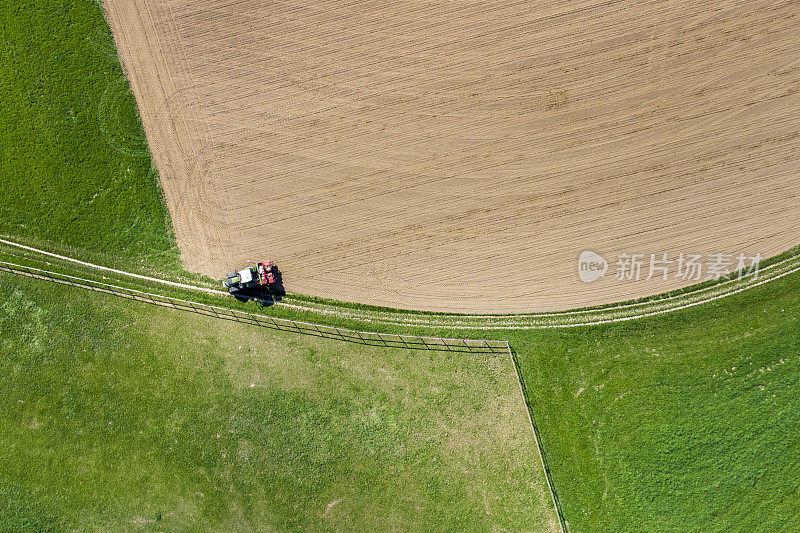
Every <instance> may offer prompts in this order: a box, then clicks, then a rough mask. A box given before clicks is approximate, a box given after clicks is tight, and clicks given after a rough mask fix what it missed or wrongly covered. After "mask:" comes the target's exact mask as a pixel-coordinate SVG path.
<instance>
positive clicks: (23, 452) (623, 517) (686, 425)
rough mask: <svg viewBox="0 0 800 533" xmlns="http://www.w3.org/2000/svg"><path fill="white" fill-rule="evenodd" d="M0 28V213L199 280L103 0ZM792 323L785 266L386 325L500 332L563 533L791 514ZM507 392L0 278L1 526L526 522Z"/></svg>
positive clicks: (58, 0)
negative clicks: (687, 295)
mask: <svg viewBox="0 0 800 533" xmlns="http://www.w3.org/2000/svg"><path fill="white" fill-rule="evenodd" d="M0 28H2V29H0V32H1V33H0V35H2V47H0V102H2V105H1V106H0V122H2V124H3V127H2V128H0V150H2V152H1V153H2V158H0V234H7V235H11V236H14V237H15V238H19V239H21V240H24V241H26V242H28V243H31V244H34V245H39V244H41V245H43V246H46V247H48V248H52V249H55V250H58V251H62V252H66V253H69V254H71V255H78V256H80V257H81V258H82V259H87V260H90V261H95V262H102V263H105V264H109V265H112V266H117V267H121V266H122V267H127V268H128V269H130V270H138V271H142V270H146V271H149V272H154V273H158V272H161V273H164V274H169V275H171V276H173V277H175V276H177V277H181V278H192V276H190V275H188V274H187V273H185V272H183V271H182V270H181V269H180V259H179V253H178V250H177V248H176V246H175V242H174V239H173V237H172V233H171V230H170V223H169V219H168V212H167V210H166V207H165V205H164V202H163V200H162V196H161V192H160V187H159V182H158V176H157V174H156V172H155V170H154V169H153V166H152V163H151V160H150V155H149V150H148V148H147V143H146V140H145V137H144V134H143V132H142V128H141V124H140V121H139V118H138V111H137V109H136V104H135V101H134V99H133V97H132V96H131V94H130V90H129V88H128V84H127V81H126V79H125V76H124V74H123V72H122V69H121V68H120V65H119V62H118V59H117V57H116V52H115V49H114V44H113V40H112V38H111V34H110V31H109V29H108V26H107V24H106V23H105V20H104V19H103V15H102V12H101V10H100V8H99V6H98V4H97V3H96V2H93V1H91V0H23V1H21V2H13V3H5V4H4V5H3V6H2V7H0ZM4 250H5V249H3V248H2V247H0V254H7V253H8V251H7V250H5V251H4ZM3 257H5V255H3ZM25 260H29V258H25ZM56 263H57V262H56ZM40 266H41V265H40ZM60 266H61V267H63V265H60ZM195 278H196V277H195ZM136 286H137V287H139V288H142V289H147V290H150V288H151V285H148V284H145V283H139V284H138V285H136ZM184 296H185V295H184ZM192 297H193V298H195V297H196V298H197V299H198V300H203V299H204V298H205V299H206V300H210V299H212V298H213V297H202V296H198V295H192ZM215 303H218V302H216V301H215ZM232 305H238V304H235V303H233V302H232ZM249 309H251V310H256V309H255V308H254V306H250V308H249ZM264 312H266V311H264ZM269 312H271V313H274V314H276V315H280V316H285V317H286V318H299V319H304V320H312V321H326V322H329V323H332V324H334V325H339V326H344V327H355V328H369V329H374V328H376V327H380V326H375V325H374V324H369V323H353V322H352V321H348V320H347V319H343V318H337V317H323V316H321V315H320V316H314V315H313V314H312V315H309V314H307V313H305V314H304V313H299V312H297V311H294V310H291V309H287V308H284V309H277V308H273V309H272V310H269ZM798 316H800V275H798V274H793V275H791V276H787V277H785V278H782V279H781V280H778V281H775V282H773V283H770V284H768V285H765V286H762V287H759V288H755V289H752V290H748V291H746V292H744V293H741V294H739V295H736V296H732V297H729V298H725V299H723V300H720V301H717V302H715V303H712V304H705V305H703V306H700V307H695V308H692V309H689V310H685V311H681V312H676V313H673V314H669V315H664V316H661V317H656V318H649V319H645V320H638V321H632V322H626V323H620V324H615V325H608V326H599V327H592V328H574V329H565V330H537V331H511V332H500V331H494V332H480V331H468V332H467V331H458V330H447V329H445V328H440V329H437V330H422V329H416V330H409V331H407V332H409V333H421V334H435V335H447V336H461V335H471V336H478V337H484V336H486V337H494V338H503V339H509V340H510V341H511V343H512V345H513V346H514V348H515V349H516V352H517V354H518V357H519V361H520V364H521V370H522V375H523V378H524V380H525V382H526V384H527V390H528V401H529V404H530V405H531V408H532V412H533V414H534V415H535V419H536V422H537V426H538V427H539V430H540V432H541V436H542V442H543V445H544V447H545V449H546V452H547V457H548V460H549V464H550V466H551V471H552V474H553V479H554V483H555V487H556V490H557V492H558V496H559V500H560V502H561V506H562V509H563V512H564V515H565V518H566V520H567V521H568V522H569V525H570V528H569V529H570V531H573V532H583V531H601V532H606V531H687V530H688V531H695V530H702V531H726V532H727V531H746V532H752V531H793V530H796V529H797V528H796V525H797V524H798V523H800V503H798V502H800V466H798V464H800V461H799V460H800V433H799V432H798V424H799V423H800V399H799V398H798V394H797V390H798V385H800V333H799V332H798ZM386 329H390V330H392V331H393V332H396V333H402V332H403V330H402V329H401V328H400V327H388V326H387V328H386ZM520 402H521V401H520V398H519V391H518V389H517V384H516V383H515V378H514V374H513V370H512V368H511V366H510V363H509V361H508V360H507V359H506V358H503V357H495V356H481V357H479V356H475V355H464V354H461V355H449V356H448V355H447V354H441V353H433V352H431V353H420V352H410V351H403V350H390V349H378V348H369V347H364V346H358V345H352V344H344V343H339V342H334V341H324V340H320V339H314V338H309V337H302V336H297V335H294V334H287V333H277V332H272V331H267V330H264V329H260V328H251V327H247V326H242V325H239V324H231V323H229V322H223V321H215V320H211V319H207V318H203V317H199V316H195V315H189V314H185V313H179V312H175V311H170V310H166V309H160V308H154V307H149V306H146V305H142V304H137V303H132V302H129V301H125V300H118V299H115V298H113V297H111V296H107V295H100V294H94V293H90V292H83V291H79V290H75V289H69V288H66V287H62V286H58V285H53V284H48V283H45V282H39V281H34V280H30V279H25V278H20V277H15V276H10V275H6V274H0V531H46V530H77V531H138V530H144V531H206V530H226V531H228V530H279V531H292V530H294V531H301V530H302V531H305V530H320V531H324V530H339V531H341V530H363V531H375V530H411V529H424V530H437V531H438V530H458V531H462V530H470V531H471V530H487V531H488V530H496V531H503V530H513V531H520V530H530V531H544V530H546V529H548V528H551V529H552V528H553V527H555V523H554V522H553V516H552V510H551V503H550V497H549V494H548V493H547V489H546V486H545V483H544V479H543V477H542V472H541V470H540V468H539V460H538V457H537V455H536V452H535V450H534V448H533V439H532V435H531V434H530V430H529V428H528V424H527V420H526V418H525V415H524V412H523V411H522V407H521V403H520Z"/></svg>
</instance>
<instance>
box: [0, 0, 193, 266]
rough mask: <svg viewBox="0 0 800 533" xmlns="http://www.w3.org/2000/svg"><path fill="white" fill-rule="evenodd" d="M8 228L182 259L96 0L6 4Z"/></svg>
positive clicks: (0, 198)
mask: <svg viewBox="0 0 800 533" xmlns="http://www.w3.org/2000/svg"><path fill="white" fill-rule="evenodd" d="M0 28H2V30H0V32H2V33H0V35H2V38H1V39H0V40H1V41H2V42H1V43H0V44H1V45H2V46H0V102H2V105H0V123H2V124H3V127H2V128H0V154H2V157H0V234H7V235H14V236H17V237H22V238H26V239H36V240H37V241H41V242H47V243H53V244H56V245H61V246H66V247H70V248H73V249H79V250H88V251H92V252H97V253H102V254H106V255H108V256H113V257H124V258H126V259H129V260H136V261H137V262H142V263H145V264H147V265H149V266H156V267H159V268H162V269H175V268H177V267H178V265H179V264H180V262H179V254H178V250H177V248H176V246H175V243H174V239H173V236H172V233H171V230H170V223H169V214H168V212H167V209H166V207H165V205H164V202H163V199H162V195H161V191H160V185H159V183H158V176H157V174H156V171H155V170H154V168H153V167H152V165H151V161H150V153H149V149H148V147H147V141H146V139H145V136H144V132H143V130H142V127H141V123H140V121H139V114H138V110H137V107H136V102H135V100H134V98H133V96H132V94H131V92H130V89H129V86H128V82H127V80H126V78H125V76H124V74H123V71H122V69H121V67H120V65H119V61H118V59H117V55H116V51H115V47H114V42H113V39H112V37H111V32H110V30H109V28H108V25H107V24H106V22H105V19H104V18H103V13H102V11H101V9H100V7H99V5H98V3H96V2H93V1H91V0H21V1H15V2H3V4H2V7H0Z"/></svg>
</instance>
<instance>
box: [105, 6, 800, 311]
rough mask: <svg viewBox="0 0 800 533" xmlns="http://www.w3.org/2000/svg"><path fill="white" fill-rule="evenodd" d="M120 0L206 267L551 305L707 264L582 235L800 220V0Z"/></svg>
mask: <svg viewBox="0 0 800 533" xmlns="http://www.w3.org/2000/svg"><path fill="white" fill-rule="evenodd" d="M104 4H105V6H106V9H107V11H108V14H109V20H110V23H111V25H112V28H113V30H114V33H115V37H116V39H117V44H118V48H119V50H120V54H121V56H122V59H123V62H124V64H125V66H126V69H127V71H128V74H129V76H130V78H131V80H132V85H133V88H134V92H135V94H136V97H137V100H138V101H139V104H140V108H141V111H142V118H143V121H144V124H145V129H146V131H147V134H148V139H149V141H150V145H151V148H152V150H153V154H154V157H155V160H156V164H157V165H158V168H159V170H160V173H161V177H162V182H163V184H164V189H165V193H166V196H167V202H168V205H169V207H170V211H171V213H172V216H173V224H174V225H175V230H176V234H177V237H178V243H179V245H180V247H181V250H182V252H183V257H184V261H185V263H186V266H187V267H188V268H190V269H193V270H198V271H201V272H204V273H206V274H210V275H213V276H216V277H219V276H221V275H223V274H224V272H226V271H227V270H230V269H231V268H232V267H235V266H239V265H240V264H241V263H242V262H243V261H244V260H246V259H253V258H260V257H269V258H273V259H275V260H276V261H278V262H279V265H280V266H281V268H282V270H283V271H284V273H285V276H286V277H285V280H286V286H287V288H288V289H289V290H294V291H298V292H303V293H307V294H313V295H319V296H326V297H331V298H337V299H342V300H349V301H359V302H364V303H374V304H379V305H389V306H395V307H407V308H416V309H429V310H443V311H448V310H449V311H463V312H530V311H543V310H554V309H565V308H570V307H577V306H585V305H592V304H600V303H608V302H612V301H619V300H623V299H629V298H633V297H638V296H643V295H647V294H653V293H657V292H662V291H663V290H668V289H672V288H675V287H678V286H682V285H685V284H686V283H687V282H684V281H680V280H675V279H672V278H671V279H670V280H669V281H667V282H663V281H660V280H659V281H656V280H651V281H639V282H633V281H628V282H621V281H616V280H614V279H610V278H606V279H603V280H600V281H597V282H594V283H592V284H584V283H582V282H581V281H580V280H579V278H578V275H577V264H576V263H577V261H576V260H577V257H578V254H579V253H580V252H581V251H582V250H584V249H591V250H595V251H596V252H599V253H601V254H603V255H604V256H606V257H607V258H608V259H610V260H612V262H613V258H614V257H616V255H618V254H619V253H643V254H648V257H649V254H650V253H657V254H659V255H660V254H661V253H668V254H669V255H670V257H671V258H674V257H676V256H677V255H678V254H679V253H701V254H710V253H717V252H722V253H738V252H740V251H742V252H746V253H748V254H754V253H756V252H758V253H761V254H762V255H772V254H774V253H777V252H779V251H782V250H784V249H786V248H789V247H791V246H794V245H796V244H798V243H800V179H798V167H800V156H799V155H798V154H800V113H798V110H800V92H799V91H798V89H800V60H798V59H797V58H798V57H800V24H799V23H800V8H799V7H798V4H797V2H794V1H793V2H780V3H777V2H776V3H769V4H767V3H742V4H738V3H734V2H718V1H714V2H695V3H692V4H691V5H690V4H687V3H685V2H678V1H667V2H659V3H656V2H644V3H639V4H637V5H636V7H628V6H630V4H629V3H621V2H619V3H617V2H604V3H599V2H563V3H558V2H549V3H547V4H546V5H544V6H536V7H535V8H534V7H533V6H532V5H531V4H525V3H518V2H510V1H497V2H492V3H483V2H475V3H466V2H459V3H455V2H413V1H410V2H394V3H391V2H351V3H346V4H343V3H340V2H314V3H305V2H285V3H283V4H282V5H281V4H278V3H274V2H264V1H250V2H247V3H241V2H227V1H220V0H213V1H212V0H200V1H194V2H189V1H188V0H168V1H158V2H156V1H155V0H151V1H146V0H125V1H123V0H105V1H104ZM687 6H690V7H687ZM612 267H613V265H612Z"/></svg>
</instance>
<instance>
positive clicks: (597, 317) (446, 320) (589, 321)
mask: <svg viewBox="0 0 800 533" xmlns="http://www.w3.org/2000/svg"><path fill="white" fill-rule="evenodd" d="M0 244H5V245H8V246H12V247H17V248H20V249H23V250H27V251H30V252H34V253H38V254H43V255H45V256H49V257H53V258H57V259H61V260H65V261H69V262H72V263H75V264H78V265H82V266H84V267H87V268H93V269H98V270H103V271H106V272H111V273H114V274H117V275H123V276H130V277H132V278H138V279H142V280H146V281H150V282H155V283H160V284H164V285H169V286H172V287H176V288H181V289H188V290H194V291H200V292H204V293H207V294H213V295H217V296H222V295H225V294H226V293H225V292H224V291H221V290H215V289H211V288H208V287H201V286H197V285H192V284H188V283H179V282H174V281H168V280H164V279H160V278H156V277H152V276H145V275H142V274H134V273H132V272H126V271H124V270H118V269H114V268H109V267H105V266H102V265H97V264H94V263H89V262H86V261H81V260H79V259H75V258H72V257H68V256H64V255H60V254H55V253H52V252H48V251H46V250H42V249H39V248H35V247H32V246H27V245H23V244H19V243H16V242H13V241H9V240H7V239H2V238H0ZM790 252H791V255H789V256H788V257H785V258H783V259H780V260H778V261H776V262H775V263H772V264H770V265H767V266H765V267H763V268H762V269H761V270H760V274H761V276H760V278H754V279H750V278H747V277H743V278H730V279H727V280H725V281H721V282H720V283H718V284H714V285H711V286H705V287H700V288H698V289H695V290H689V291H687V292H684V293H680V294H676V295H672V296H666V297H663V298H656V299H653V300H646V301H643V302H628V303H620V304H618V305H613V306H608V307H601V308H595V309H592V308H589V309H583V310H573V311H563V312H546V313H527V314H525V313H522V314H516V315H448V314H414V313H406V312H404V311H402V310H397V311H394V310H387V311H381V310H365V309H357V308H348V307H344V306H339V305H336V304H335V303H327V302H319V303H317V302H305V301H303V300H299V299H293V297H292V296H291V295H287V296H285V297H284V299H283V300H282V301H276V302H275V303H274V305H276V306H279V307H286V308H289V309H295V310H298V311H302V312H307V313H313V314H317V315H327V316H332V317H336V318H339V319H342V320H355V321H361V322H366V323H372V324H383V325H391V326H399V327H425V328H448V329H453V330H504V329H505V330H528V329H553V328H573V327H580V326H598V325H603V324H612V323H617V322H626V321H629V320H637V319H640V318H645V317H652V316H657V315H662V314H666V313H671V312H674V311H680V310H683V309H687V308H690V307H694V306H696V305H700V304H704V303H708V302H713V301H716V300H720V299H722V298H725V297H728V296H732V295H734V294H738V293H740V292H743V291H745V290H748V289H751V288H754V287H758V286H760V285H764V284H765V283H768V282H770V281H774V280H776V279H780V278H782V277H784V276H786V275H788V274H792V273H794V272H797V271H800V249H792V250H791V251H790ZM286 300H290V301H286Z"/></svg>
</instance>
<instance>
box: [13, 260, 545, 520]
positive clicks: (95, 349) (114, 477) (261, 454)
mask: <svg viewBox="0 0 800 533" xmlns="http://www.w3.org/2000/svg"><path fill="white" fill-rule="evenodd" d="M0 308H1V309H2V312H0V391H1V392H0V530H2V531H42V530H50V529H52V530H77V531H94V530H102V531H137V530H145V531H201V530H217V531H220V530H225V531H247V530H261V531H271V530H279V531H334V530H338V531H342V530H348V531H378V530H381V531H384V530H402V531H409V530H428V531H434V530H435V531H448V530H449V531H465V530H470V531H493V530H494V531H503V530H514V531H521V530H526V531H547V530H548V528H550V529H552V527H554V526H555V523H554V522H553V519H554V518H553V513H552V511H551V506H552V504H551V502H550V497H549V494H548V492H547V489H546V485H545V481H544V478H543V473H542V472H541V468H540V466H539V460H538V456H537V455H536V452H535V447H534V444H533V438H532V434H531V432H530V428H529V427H528V424H527V419H526V415H525V412H524V407H523V404H522V399H521V397H520V394H519V389H518V385H517V383H516V379H515V376H514V372H513V368H512V367H511V364H510V361H509V360H508V358H507V357H504V356H489V355H482V356H477V355H466V354H458V355H456V354H446V353H436V352H418V351H406V350H399V349H380V348H372V347H364V346H360V345H355V344H347V343H343V342H339V341H328V340H323V339H317V338H312V337H306V336H299V335H296V334H291V333H281V332H275V331H271V330H265V329H262V328H255V327H251V326H245V325H241V324H236V323H229V322H225V321H220V320H215V319H209V318H205V317H200V316H197V315H193V314H190V313H181V312H176V311H173V310H169V309H163V308H157V307H153V306H148V305H146V304H139V303H135V302H129V301H126V300H121V299H117V298H115V297H112V296H107V295H102V294H95V293H91V292H88V291H82V290H78V289H72V288H69V287H64V286H59V285H55V284H52V283H48V282H42V281H37V280H30V279H26V278H18V277H15V276H9V275H0Z"/></svg>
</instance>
